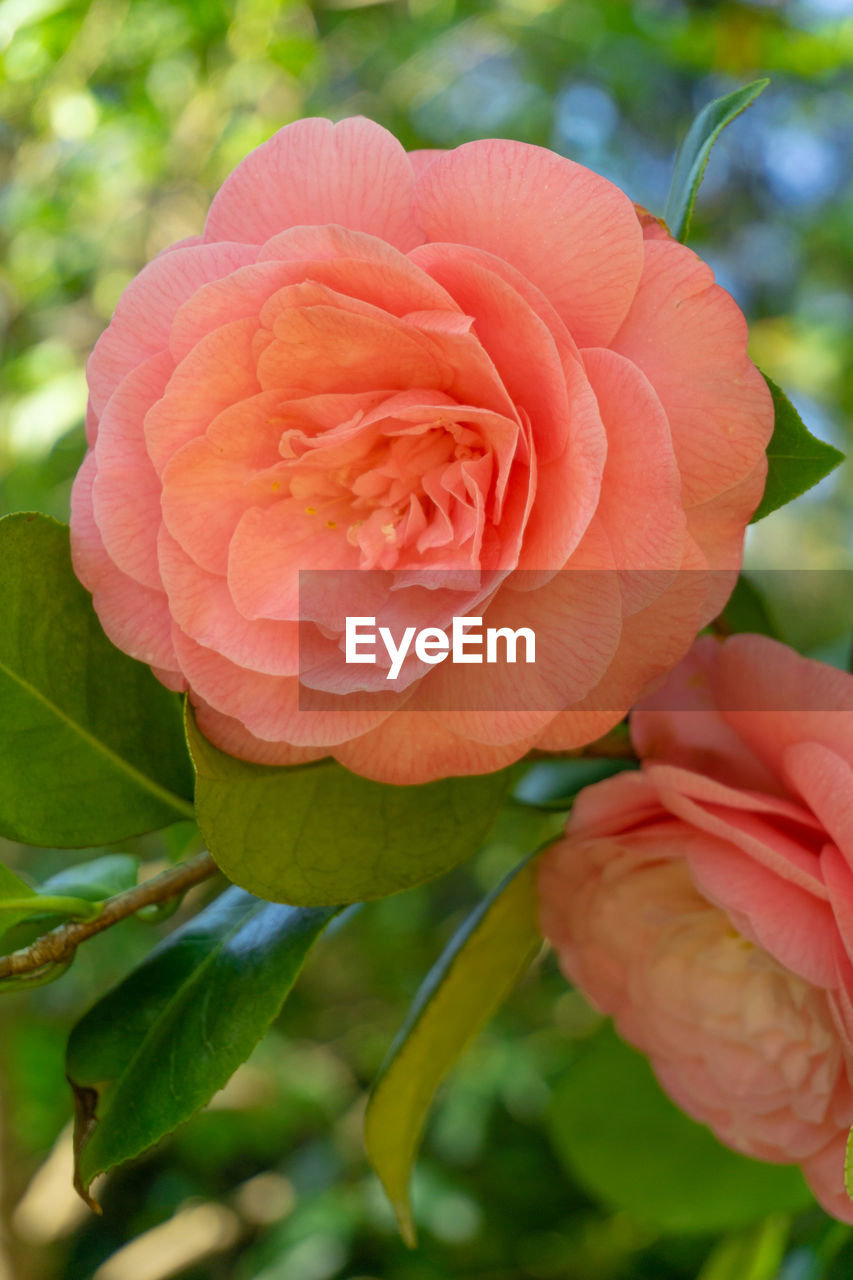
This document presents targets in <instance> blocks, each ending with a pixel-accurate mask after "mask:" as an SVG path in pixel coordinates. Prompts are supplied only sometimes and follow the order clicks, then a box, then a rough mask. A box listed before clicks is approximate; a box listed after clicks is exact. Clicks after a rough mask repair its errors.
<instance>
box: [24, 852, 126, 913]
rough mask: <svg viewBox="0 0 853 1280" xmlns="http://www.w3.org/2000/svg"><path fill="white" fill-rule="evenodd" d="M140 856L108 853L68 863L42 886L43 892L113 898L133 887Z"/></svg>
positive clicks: (80, 896)
mask: <svg viewBox="0 0 853 1280" xmlns="http://www.w3.org/2000/svg"><path fill="white" fill-rule="evenodd" d="M140 861H141V859H140V858H137V857H136V855H135V854H132V853H107V854H104V856H103V857H101V858H92V860H91V861H90V862H78V863H77V865H76V866H74V867H65V868H64V869H63V870H62V871H57V873H56V875H55V876H51V877H50V879H49V880H45V881H44V883H43V884H40V885H39V887H38V892H39V893H73V894H75V895H76V896H77V897H78V898H88V899H89V901H90V902H97V901H100V899H102V898H112V897H114V896H115V894H117V893H124V892H125V891H126V890H128V889H132V888H133V886H134V885H135V884H136V881H137V879H138V877H139V865H140Z"/></svg>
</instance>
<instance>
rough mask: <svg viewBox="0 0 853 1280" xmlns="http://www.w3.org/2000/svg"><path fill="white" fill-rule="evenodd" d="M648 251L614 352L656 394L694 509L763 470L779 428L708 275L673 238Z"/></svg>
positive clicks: (724, 297) (741, 334)
mask: <svg viewBox="0 0 853 1280" xmlns="http://www.w3.org/2000/svg"><path fill="white" fill-rule="evenodd" d="M644 250H645V265H644V268H643V275H642V279H641V280H640V285H639V288H638V289H637V294H636V298H635V299H634V301H633V304H632V306H631V309H630V311H629V312H628V315H627V317H626V318H625V322H624V324H623V325H622V327H621V328H620V330H619V332H618V333H617V334H616V336H615V338H614V339H613V341H612V343H611V344H610V345H611V346H612V347H613V349H614V350H615V351H618V352H620V353H621V354H622V355H624V356H627V357H628V359H629V360H632V361H633V362H634V363H635V364H636V365H637V366H638V367H639V368H640V369H642V371H643V373H645V374H646V376H647V377H648V379H649V381H650V382H651V384H652V386H653V387H654V389H655V391H656V392H657V395H658V397H659V399H660V401H661V404H662V405H663V407H664V410H665V411H666V415H667V417H668V418H669V425H670V428H671V430H672V439H673V444H674V447H675V455H676V457H677V459H678V465H679V468H680V470H681V474H682V479H683V481H684V498H685V506H688V507H689V506H691V505H693V504H695V503H700V502H707V501H708V499H709V498H713V497H716V496H717V495H718V494H720V493H723V492H724V491H725V490H727V489H731V488H732V487H733V486H734V485H736V484H738V482H739V481H741V480H743V479H744V478H745V477H746V476H747V475H749V473H750V472H752V471H753V470H754V469H755V467H756V465H757V464H758V463H759V462H760V459H761V455H762V454H763V453H764V450H765V447H766V445H767V441H768V440H769V439H770V435H771V433H772V430H773V405H772V402H771V399H770V392H769V390H768V388H767V384H766V383H765V381H764V379H763V378H762V376H761V374H760V373H759V372H758V370H757V369H756V368H755V366H754V365H753V364H752V363H751V361H750V360H749V358H748V356H747V353H746V342H747V330H746V321H745V320H744V318H743V315H742V314H741V312H740V310H739V308H738V307H737V304H736V303H735V302H734V301H733V300H732V298H730V297H729V295H728V294H727V293H726V292H725V290H723V289H721V288H720V287H719V285H716V284H715V283H714V276H713V273H712V271H711V269H710V267H708V266H706V265H705V263H703V262H702V261H701V260H700V259H699V258H697V256H696V254H695V253H693V252H692V251H691V250H689V249H686V248H685V247H684V245H681V244H678V243H677V242H676V241H674V240H647V241H645V244H644Z"/></svg>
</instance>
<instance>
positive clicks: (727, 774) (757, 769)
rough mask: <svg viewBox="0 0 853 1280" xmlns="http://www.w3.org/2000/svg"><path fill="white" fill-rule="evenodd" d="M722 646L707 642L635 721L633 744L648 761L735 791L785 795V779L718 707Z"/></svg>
mask: <svg viewBox="0 0 853 1280" xmlns="http://www.w3.org/2000/svg"><path fill="white" fill-rule="evenodd" d="M720 647H721V645H720V641H718V640H716V639H714V637H713V636H702V637H701V638H700V639H699V640H697V641H696V643H695V644H694V646H693V648H692V649H691V651H690V653H689V654H688V655H687V657H686V658H685V659H684V661H683V662H681V663H679V665H678V666H677V667H676V668H675V669H674V670H673V671H672V673H671V674H670V676H669V678H668V680H667V681H666V683H665V684H664V685H662V686H661V688H659V689H656V690H655V692H654V693H652V694H650V695H649V696H648V697H647V698H646V699H645V700H644V701H643V702H641V703H640V705H639V706H638V707H637V708H636V709H635V711H634V713H633V715H632V716H631V738H632V741H633V743H634V746H635V748H636V750H637V752H638V754H639V755H640V756H641V757H642V759H644V760H660V761H666V762H667V764H674V765H679V766H681V768H683V769H692V770H693V771H694V772H696V773H702V774H705V775H706V776H707V777H710V778H714V779H716V781H718V782H723V783H725V784H726V785H727V786H731V787H745V788H747V789H748V790H750V791H762V792H765V793H767V794H768V795H775V796H782V795H785V794H786V791H785V787H784V784H783V783H782V781H781V779H780V778H779V777H778V776H777V775H776V774H775V773H773V772H772V771H771V770H769V769H768V768H767V767H766V766H765V765H764V764H762V762H761V761H760V760H759V758H758V757H757V756H756V755H755V754H754V753H753V752H752V751H750V749H749V747H748V746H747V745H746V743H744V742H743V740H742V739H741V738H740V737H739V736H738V734H737V732H736V731H735V729H734V727H733V726H732V725H731V724H730V723H729V722H728V720H727V719H726V718H725V717H724V716H723V714H722V712H721V711H719V710H718V709H717V707H716V705H715V703H714V697H713V692H712V687H711V678H712V672H713V670H714V667H715V664H716V661H717V658H718V654H719V650H720Z"/></svg>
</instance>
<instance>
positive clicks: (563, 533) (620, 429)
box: [72, 119, 772, 782]
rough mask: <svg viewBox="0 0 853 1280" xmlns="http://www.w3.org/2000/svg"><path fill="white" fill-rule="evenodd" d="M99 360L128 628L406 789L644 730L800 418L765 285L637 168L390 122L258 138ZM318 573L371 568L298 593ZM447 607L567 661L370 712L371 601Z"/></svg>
mask: <svg viewBox="0 0 853 1280" xmlns="http://www.w3.org/2000/svg"><path fill="white" fill-rule="evenodd" d="M88 377H89V386H90V404H89V415H88V430H89V443H90V451H89V454H88V456H87V458H86V461H85V463H84V465H83V467H82V469H81V472H80V474H79V476H78V479H77V482H76V485H75V489H74V497H73V504H72V545H73V555H74V564H75V568H76V570H77V573H78V574H79V576H80V578H81V579H82V581H83V582H84V583H85V584H86V586H87V587H88V588H89V589H90V590H91V591H92V593H93V595H94V600H95V607H96V609H97V611H98V613H99V616H100V618H101V621H102V623H103V625H104V628H105V630H106V632H107V634H108V635H109V636H110V637H111V638H112V639H113V641H114V642H115V643H116V644H117V645H119V646H120V647H121V648H123V649H125V650H126V651H127V652H128V653H130V654H133V655H134V656H135V657H137V658H140V659H142V660H143V661H144V662H147V663H150V664H151V666H152V667H153V668H154V669H155V671H156V673H157V674H158V675H159V676H160V678H161V679H162V680H164V681H165V682H166V683H167V684H169V685H170V686H172V687H174V688H176V689H187V688H188V689H189V691H190V696H191V698H192V700H193V703H194V704H195V706H196V709H197V714H198V718H199V721H200V724H201V726H202V728H203V729H204V731H205V732H206V733H207V734H208V735H209V736H210V738H211V739H212V740H213V741H214V742H216V743H217V744H218V745H219V746H221V747H222V748H223V749H225V750H227V751H230V752H232V753H234V754H236V755H241V756H244V757H246V758H248V759H252V760H257V761H261V762H268V763H277V764H288V763H294V762H299V761H305V760H311V759H316V758H318V757H321V756H324V755H328V754H333V755H335V756H336V757H337V758H338V759H339V760H340V761H342V762H343V763H344V764H345V765H347V766H348V767H350V768H352V769H354V770H356V771H357V772H360V773H364V774H367V775H369V776H372V777H375V778H379V779H383V780H387V781H393V782H416V781H423V780H427V779H430V778H434V777H437V776H441V775H446V774H454V773H455V774H463V773H477V772H485V771H488V770H491V769H496V768H499V767H501V766H503V765H505V764H507V763H509V762H510V761H513V760H515V759H517V758H519V757H520V756H521V755H522V754H524V753H525V752H526V751H527V750H528V749H529V748H530V747H531V746H532V745H534V744H537V745H538V746H540V747H542V748H545V749H558V748H565V747H568V746H572V745H575V744H578V743H581V742H584V741H589V740H591V739H592V738H594V737H596V736H597V735H598V734H599V733H601V732H602V731H603V730H604V729H605V728H607V727H608V725H610V724H612V723H613V722H615V720H617V719H618V718H619V717H620V716H621V715H622V714H623V713H624V711H625V710H626V709H627V708H628V707H629V706H630V705H631V703H632V702H633V701H634V700H635V699H636V697H637V695H638V693H639V692H640V690H641V689H642V688H643V687H644V686H645V684H646V683H647V682H648V680H649V679H650V678H651V677H653V676H655V675H657V674H659V673H660V672H661V671H664V670H666V669H667V668H668V667H669V666H671V665H672V664H673V663H674V662H675V661H677V660H678V658H680V657H681V656H683V654H684V653H685V652H686V650H687V648H688V646H689V644H690V642H691V640H692V639H693V637H694V636H695V634H696V631H697V630H698V628H699V627H700V626H701V625H703V624H704V622H706V621H707V619H708V618H709V617H710V616H711V615H713V613H714V612H715V611H716V610H718V609H719V607H720V605H721V603H722V602H723V601H724V599H725V596H726V594H727V592H728V590H729V589H730V587H731V582H732V577H731V574H732V573H733V572H734V571H736V569H737V567H738V565H739V561H740V553H741V544H742V537H743V531H744V526H745V524H746V522H747V521H748V519H749V517H750V515H751V513H752V512H753V510H754V508H755V506H756V505H757V503H758V501H759V498H760V495H761V492H762V487H763V482H764V475H765V456H764V450H765V446H766V443H767V440H768V437H769V435H770V431H771V421H772V408H771V402H770V397H769V395H768V392H767V388H766V386H765V384H764V381H763V379H762V378H761V376H760V375H759V373H758V372H757V371H756V369H755V368H754V366H753V365H752V364H751V363H750V361H749V360H748V358H747V355H746V326H745V323H744V320H743V317H742V315H741V313H740V311H739V310H738V308H737V306H736V305H735V304H734V302H733V301H732V299H731V298H730V297H729V296H728V294H726V293H725V292H724V291H723V290H722V289H720V288H719V287H718V286H717V285H715V284H714V280H713V276H712V273H711V271H710V270H709V269H708V267H707V266H706V265H705V264H704V263H702V262H701V261H700V260H699V259H698V258H697V257H696V255H695V254H693V253H692V252H691V251H690V250H688V249H686V248H684V247H683V246H682V245H680V244H678V243H676V242H675V241H673V240H672V239H671V238H670V237H669V236H668V234H667V233H666V231H665V230H664V229H663V228H662V227H661V225H660V224H659V223H657V222H655V221H654V220H653V219H650V218H649V217H648V216H644V215H641V214H640V215H638V213H637V211H636V210H635V208H634V206H633V205H632V204H631V202H630V201H629V200H628V198H627V197H626V196H625V195H624V194H623V193H622V192H621V191H619V190H618V189H617V188H616V187H614V186H613V185H612V184H611V183H609V182H607V181H605V180H604V179H603V178H601V177H599V176H597V175H596V174H594V173H592V172H590V171H589V170H588V169H585V168H583V167H582V166H580V165H578V164H574V163H573V162H572V161H570V160H566V159H563V158H561V157H560V156H557V155H554V154H552V153H550V152H548V151H545V150H542V149H540V148H538V147H532V146H526V145H523V144H521V143H517V142H504V141H486V142H475V143H471V144H468V145H466V146H463V147H460V148H458V149H457V150H455V151H450V152H446V153H434V152H421V153H415V154H413V155H407V154H406V153H405V152H404V150H403V149H402V147H401V146H400V145H399V143H398V142H397V141H396V140H395V139H394V138H393V137H392V136H391V135H390V134H389V133H387V132H386V131H385V130H384V129H382V128H380V127H379V126H378V125H376V124H373V123H371V122H370V121H368V120H364V119H352V120H344V121H343V122H341V123H340V124H337V125H334V126H333V125H332V124H331V123H330V122H328V121H326V120H304V121H300V122H299V123H297V124H293V125H289V126H288V127H287V128H285V129H282V130H281V131H280V132H279V133H278V134H276V135H275V137H273V138H272V139H271V140H270V141H269V142H267V143H265V144H264V145H263V146H261V147H259V148H258V149H257V150H256V151H254V152H253V153H252V154H251V155H249V156H248V157H247V159H246V160H245V161H243V163H242V164H241V165H240V166H239V167H238V168H237V169H236V170H235V172H234V173H233V174H232V175H231V176H230V177H229V178H228V180H227V181H226V182H225V184H224V185H223V187H222V188H221V190H220V191H219V193H218V194H217V196H216V198H215V199H214V201H213V205H212V207H211V210H210V214H209V216H208V219H207V224H206V227H205V231H204V234H203V236H201V237H198V238H194V239H192V240H190V241H186V242H184V243H182V244H179V245H176V246H174V247H172V248H171V249H169V250H167V251H166V252H164V253H162V254H161V255H160V256H159V257H157V258H156V259H155V260H154V261H153V262H152V263H150V264H149V266H148V267H146V268H145V270H144V271H142V272H141V273H140V274H139V276H137V278H136V279H135V280H134V281H133V282H132V283H131V284H130V285H129V286H128V288H127V289H126V291H125V293H124V295H123V297H122V299H121V301H120V303H119V306H118V308H117V310H116V314H115V316H114V317H113V320H112V322H111V324H110V326H109V328H108V329H107V330H106V332H105V333H104V335H103V336H102V337H101V339H100V341H99V342H98V344H97V346H96V348H95V351H94V353H93V355H92V358H91V360H90V362H89V366H88ZM709 567H710V568H711V569H712V570H715V571H716V570H720V571H721V572H720V573H719V574H716V573H715V574H714V575H710V576H708V575H707V574H706V573H705V571H707V569H708V568H709ZM300 570H318V571H320V574H319V578H320V580H321V583H322V581H323V572H327V573H330V574H331V571H335V572H338V571H344V574H345V578H344V579H343V580H344V581H348V582H349V583H350V588H347V589H346V590H344V593H343V597H342V596H341V594H340V592H339V591H338V590H337V589H336V590H332V588H331V587H330V586H327V588H325V589H324V588H323V587H322V585H321V587H320V588H318V589H317V590H316V591H315V592H314V594H311V593H310V592H309V593H308V595H307V596H305V595H304V594H303V598H302V600H301V601H300V590H299V587H300V576H299V571H300ZM561 570H572V571H574V570H578V571H580V570H584V571H589V570H595V571H596V572H595V573H594V574H589V573H588V572H584V573H581V572H578V573H574V572H572V573H560V574H558V572H557V571H561ZM623 570H640V571H641V573H640V575H639V577H637V576H636V575H635V576H633V577H632V576H630V575H626V574H624V573H621V574H620V573H618V572H617V571H623ZM351 571H356V572H355V573H353V572H351ZM700 579H701V583H700ZM330 580H334V581H336V582H338V583H340V581H341V579H340V578H338V579H335V578H334V574H331V579H330ZM315 585H316V583H315ZM438 585H441V586H442V587H444V588H445V592H444V594H443V595H442V594H441V593H438V594H433V595H429V593H427V594H426V595H425V593H424V587H427V588H429V589H430V590H432V591H433V592H435V588H436V587H437V586H438ZM350 589H351V592H352V595H351V607H350V604H349V603H348V601H349V600H350V597H348V596H347V591H348V590H350ZM425 599H429V600H430V601H431V602H432V604H433V606H434V608H433V613H435V612H436V611H438V613H439V614H440V616H441V618H446V617H449V616H451V615H458V616H464V615H470V614H476V615H477V616H482V617H483V620H484V626H491V625H495V626H500V625H504V624H505V623H506V621H507V619H514V620H515V625H520V623H521V622H524V623H526V624H527V625H528V626H530V627H531V628H533V629H535V630H536V631H537V637H538V639H539V642H540V645H544V646H545V648H544V650H543V651H542V652H543V657H542V658H541V659H540V658H539V656H538V655H537V663H538V671H537V674H536V678H535V679H533V678H531V680H530V682H529V687H528V686H525V685H524V684H523V683H522V685H521V686H519V685H518V684H517V682H516V679H515V676H516V674H517V669H509V670H507V669H504V671H503V672H502V673H498V674H497V675H495V674H494V673H493V672H492V671H486V674H485V675H484V674H483V670H484V669H476V670H475V669H474V668H472V667H470V666H465V667H454V666H452V665H451V664H450V663H448V662H445V663H444V664H443V665H441V666H427V665H425V664H422V665H421V666H419V667H417V666H416V667H413V666H412V665H411V664H409V665H408V666H407V668H406V673H405V679H403V680H402V682H401V692H400V694H399V696H396V697H394V698H389V697H388V696H387V695H383V696H380V698H379V700H378V703H377V702H375V703H370V702H369V701H368V703H367V704H365V703H364V702H360V701H359V700H358V698H357V697H356V698H355V699H353V698H350V700H349V702H346V701H344V702H343V703H340V704H339V702H338V701H336V700H335V698H337V696H338V695H341V696H343V695H346V694H347V693H352V692H354V691H357V690H359V689H369V688H376V687H377V686H376V684H375V681H374V683H373V684H371V682H370V680H368V679H367V678H366V676H365V674H364V673H365V672H367V673H368V674H372V675H375V674H376V673H375V672H373V673H370V672H368V669H367V668H366V667H355V668H352V667H350V668H348V669H347V670H346V671H344V668H343V663H342V657H341V648H342V640H341V629H342V617H341V615H342V614H343V613H348V612H352V613H359V612H364V613H366V614H375V613H376V612H377V610H376V608H364V609H362V605H364V604H365V602H366V603H367V605H369V604H370V603H371V601H372V602H373V603H374V604H375V602H376V601H377V600H381V601H384V602H385V606H386V608H387V607H388V602H389V601H390V602H391V604H392V606H394V607H395V608H396V616H398V617H403V616H404V615H405V611H406V609H407V608H410V607H411V608H415V604H413V601H419V602H420V604H423V602H424V600H425ZM356 606H357V607H356ZM392 612H393V609H392ZM430 621H432V622H435V621H436V618H435V617H431V618H430ZM300 650H301V652H302V658H303V667H302V668H300ZM306 654H309V655H310V663H309V665H310V666H311V670H310V671H308V672H306V670H305V667H304V663H305V661H306V658H305V655H306ZM472 671H474V673H475V675H476V677H477V678H476V679H474V678H473V677H472ZM360 679H362V683H359V680H360ZM537 681H538V683H537ZM306 686H310V687H311V688H312V689H313V690H314V691H315V692H316V691H317V690H319V691H320V692H321V693H324V694H330V695H332V697H333V700H332V703H331V704H322V705H321V706H320V708H319V709H318V708H317V707H316V706H314V707H313V709H312V708H311V707H310V706H306V703H305V701H304V700H301V699H300V690H302V691H304V689H305V687H306ZM329 705H331V706H332V707H334V709H329Z"/></svg>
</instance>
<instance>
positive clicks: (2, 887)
mask: <svg viewBox="0 0 853 1280" xmlns="http://www.w3.org/2000/svg"><path fill="white" fill-rule="evenodd" d="M37 896H38V895H37V894H36V891H35V889H33V888H31V887H30V885H28V884H27V882H26V881H25V880H22V879H21V878H20V876H16V875H15V873H14V871H10V869H9V868H8V867H7V866H6V865H5V863H2V862H0V941H2V938H3V936H4V934H6V933H8V931H9V930H10V929H12V928H14V926H15V925H16V924H20V922H21V921H22V920H28V919H29V918H30V916H31V915H33V914H34V912H33V910H32V908H30V907H29V904H28V899H30V898H32V899H34V900H36V899H37ZM12 902H14V903H15V904H16V906H15V907H14V908H11V907H8V906H6V904H7V903H12ZM40 910H41V907H37V908H36V913H37V912H38V911H40Z"/></svg>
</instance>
